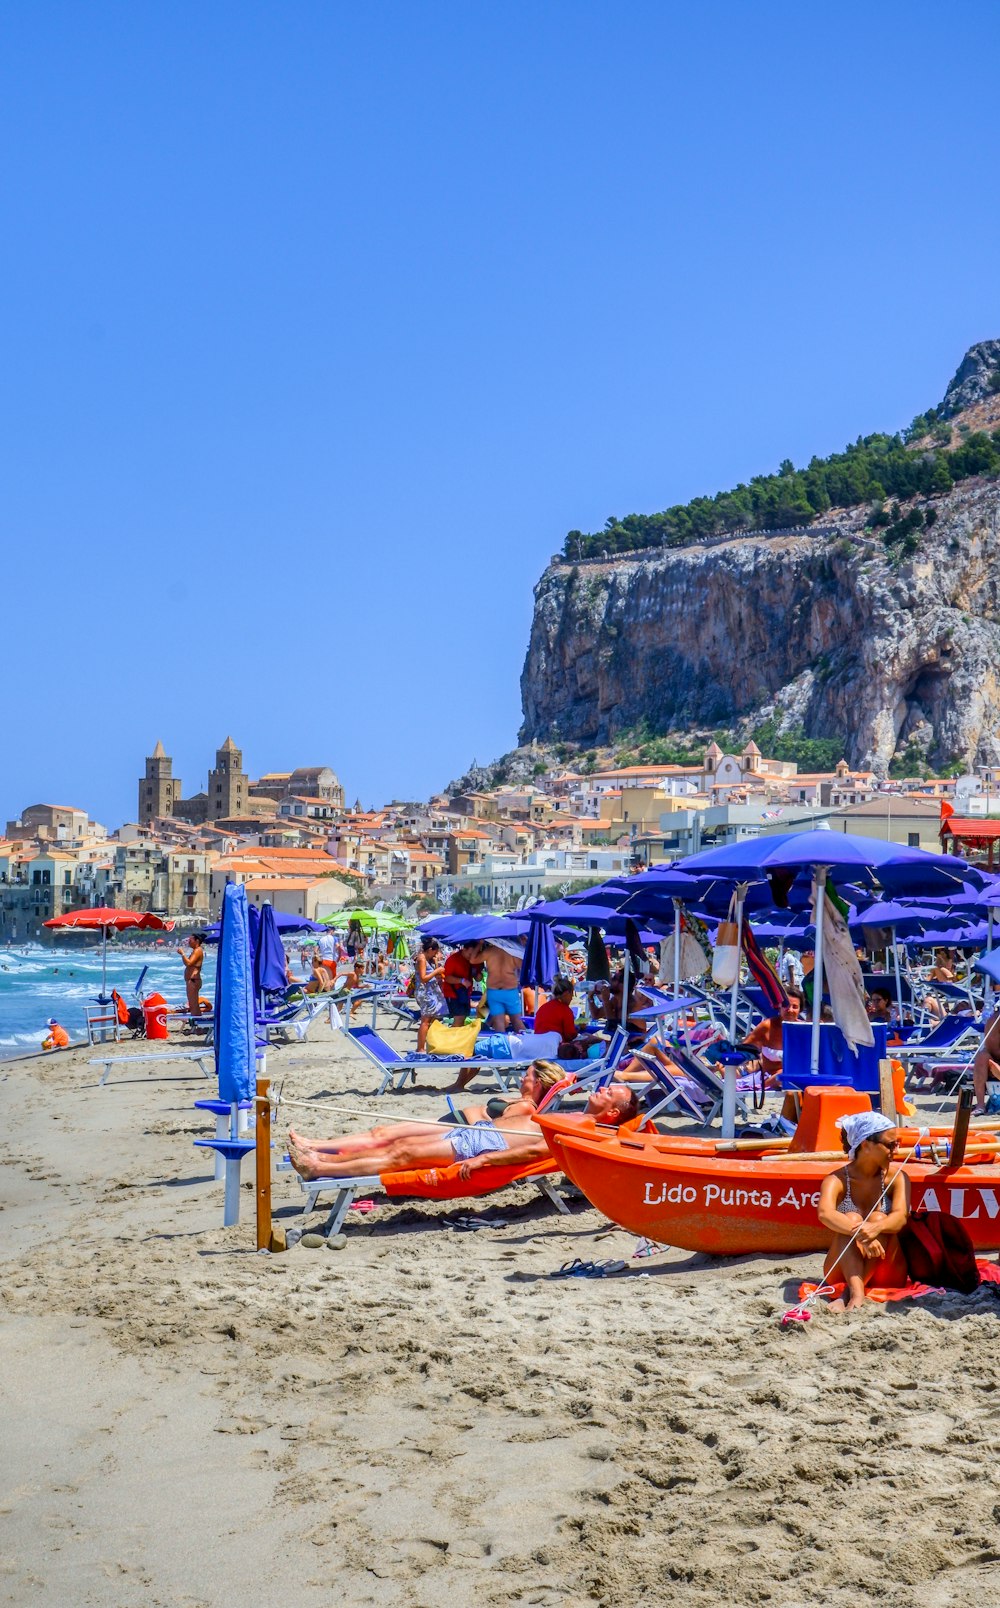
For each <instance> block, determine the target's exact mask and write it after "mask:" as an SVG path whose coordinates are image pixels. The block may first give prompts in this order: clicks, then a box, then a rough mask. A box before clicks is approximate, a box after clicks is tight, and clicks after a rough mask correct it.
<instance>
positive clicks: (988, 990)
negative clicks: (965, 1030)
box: [969, 905, 993, 1016]
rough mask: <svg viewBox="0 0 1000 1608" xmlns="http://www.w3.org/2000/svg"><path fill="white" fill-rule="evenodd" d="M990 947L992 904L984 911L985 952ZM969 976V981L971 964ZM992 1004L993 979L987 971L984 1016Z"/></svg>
mask: <svg viewBox="0 0 1000 1608" xmlns="http://www.w3.org/2000/svg"><path fill="white" fill-rule="evenodd" d="M992 948H993V906H992V905H990V907H989V909H988V910H987V912H986V953H987V954H989V952H990V950H991V949H992ZM969 978H970V981H971V978H972V967H971V966H970V967H969ZM969 993H970V996H971V993H972V990H971V988H970V990H969ZM992 1006H993V979H992V977H991V976H990V975H989V973H988V972H987V974H986V984H985V987H984V988H983V1015H984V1016H985V1015H986V1013H987V1012H988V1011H990V1010H991V1009H992Z"/></svg>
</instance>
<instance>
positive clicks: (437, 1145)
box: [288, 1061, 638, 1178]
mask: <svg viewBox="0 0 1000 1608" xmlns="http://www.w3.org/2000/svg"><path fill="white" fill-rule="evenodd" d="M564 1075H565V1074H564V1072H563V1069H562V1068H561V1067H558V1066H553V1065H552V1063H551V1062H550V1061H535V1062H534V1064H533V1065H532V1066H530V1067H529V1068H528V1070H527V1072H526V1073H525V1074H524V1077H523V1078H522V1079H521V1092H520V1095H519V1096H518V1098H517V1099H516V1100H511V1101H509V1102H507V1103H506V1105H505V1108H504V1110H503V1112H502V1113H500V1112H497V1114H496V1115H492V1114H491V1106H493V1102H491V1103H490V1106H466V1107H465V1109H464V1111H462V1112H460V1113H457V1114H458V1116H459V1118H460V1121H459V1123H457V1124H450V1123H437V1122H393V1123H388V1124H387V1125H386V1126H385V1127H381V1128H372V1129H371V1130H370V1131H369V1132H368V1133H358V1134H346V1135H344V1137H342V1138H339V1139H306V1138H305V1137H303V1135H302V1134H299V1133H296V1132H294V1130H293V1131H290V1132H289V1135H288V1154H289V1156H290V1158H291V1162H292V1166H293V1167H294V1168H295V1171H296V1172H297V1173H300V1174H301V1175H302V1177H303V1178H353V1177H356V1176H357V1175H358V1174H359V1173H378V1174H379V1175H381V1174H383V1173H394V1172H409V1171H410V1170H411V1169H421V1168H425V1167H452V1166H454V1164H455V1162H460V1163H461V1174H460V1176H461V1177H462V1178H469V1177H471V1176H472V1174H473V1173H478V1172H480V1171H481V1170H483V1169H484V1168H486V1167H526V1166H528V1165H529V1163H531V1162H533V1161H543V1160H544V1159H545V1157H546V1156H547V1155H548V1148H547V1146H546V1143H545V1139H544V1138H543V1136H542V1131H541V1129H540V1128H539V1127H537V1125H536V1124H535V1121H534V1116H535V1112H536V1111H537V1110H538V1107H539V1105H540V1104H541V1102H542V1100H543V1099H544V1097H545V1094H546V1093H547V1091H548V1090H549V1089H551V1088H552V1087H553V1085H554V1084H556V1083H558V1082H560V1081H561V1079H562V1078H563V1076H564ZM493 1110H494V1111H496V1110H497V1108H496V1107H495V1106H493ZM637 1112H638V1102H637V1100H636V1097H635V1095H634V1094H633V1093H632V1091H631V1089H626V1088H625V1086H624V1084H622V1083H609V1084H607V1086H606V1087H605V1088H603V1089H595V1090H594V1092H593V1093H592V1094H591V1096H590V1099H589V1100H588V1101H587V1113H588V1115H590V1116H592V1117H595V1118H596V1119H597V1121H598V1122H600V1123H604V1124H606V1125H607V1126H608V1127H613V1128H617V1127H618V1126H619V1124H620V1123H622V1122H627V1121H629V1120H630V1119H631V1118H632V1117H634V1116H635V1115H636V1114H637Z"/></svg>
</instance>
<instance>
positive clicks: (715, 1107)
mask: <svg viewBox="0 0 1000 1608" xmlns="http://www.w3.org/2000/svg"><path fill="white" fill-rule="evenodd" d="M663 1048H664V1050H665V1052H666V1054H667V1055H669V1057H670V1059H671V1060H672V1061H673V1063H674V1065H675V1066H676V1067H677V1069H678V1071H679V1072H680V1073H681V1074H682V1075H683V1077H685V1078H687V1079H688V1080H689V1082H690V1083H691V1084H693V1085H694V1091H693V1092H692V1091H691V1090H688V1091H687V1094H688V1100H687V1102H686V1103H687V1104H688V1106H689V1109H690V1106H691V1105H697V1106H698V1108H699V1113H700V1115H699V1121H700V1122H701V1123H702V1124H703V1126H704V1127H706V1128H710V1127H711V1126H712V1123H713V1122H714V1121H715V1119H716V1117H717V1116H718V1115H719V1113H720V1112H721V1110H722V1096H723V1090H724V1088H725V1084H724V1083H723V1080H722V1078H720V1077H719V1074H718V1073H717V1072H714V1071H713V1070H712V1068H711V1067H710V1066H709V1065H708V1064H707V1062H705V1061H703V1060H702V1059H701V1058H700V1056H698V1055H696V1054H695V1052H694V1050H692V1049H689V1048H688V1047H687V1045H683V1044H678V1043H676V1042H675V1041H671V1042H669V1043H666V1044H664V1046H663ZM650 1059H651V1060H655V1057H651V1058H650ZM656 1065H657V1066H659V1065H660V1063H659V1062H658V1061H657V1062H656ZM660 1070H661V1071H662V1072H666V1071H667V1069H666V1068H665V1067H661V1069H660ZM672 1081H673V1084H674V1086H675V1088H676V1086H677V1080H676V1079H673V1080H672ZM706 1110H707V1112H708V1115H707V1116H706V1115H705V1112H706ZM736 1112H737V1115H738V1116H739V1117H741V1118H742V1120H743V1121H744V1122H749V1121H750V1113H749V1110H748V1109H747V1103H746V1100H745V1098H744V1096H743V1095H742V1094H741V1093H740V1091H739V1090H737V1092H736Z"/></svg>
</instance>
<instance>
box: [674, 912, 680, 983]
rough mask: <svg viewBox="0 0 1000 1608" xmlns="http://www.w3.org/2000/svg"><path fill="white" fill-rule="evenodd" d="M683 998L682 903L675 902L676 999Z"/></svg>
mask: <svg viewBox="0 0 1000 1608" xmlns="http://www.w3.org/2000/svg"><path fill="white" fill-rule="evenodd" d="M680 997H681V902H680V900H679V899H675V900H674V999H680Z"/></svg>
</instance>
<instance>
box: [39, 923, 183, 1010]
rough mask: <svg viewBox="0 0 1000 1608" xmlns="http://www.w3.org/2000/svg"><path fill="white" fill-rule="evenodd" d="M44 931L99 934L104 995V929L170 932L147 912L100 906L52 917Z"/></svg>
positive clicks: (105, 977)
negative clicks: (77, 929)
mask: <svg viewBox="0 0 1000 1608" xmlns="http://www.w3.org/2000/svg"><path fill="white" fill-rule="evenodd" d="M42 925H43V926H45V927H80V928H83V929H84V930H85V931H86V930H89V931H91V932H100V934H101V940H102V942H101V994H102V995H104V994H106V993H107V991H108V928H109V927H114V929H115V931H116V932H121V931H122V930H123V929H124V928H125V927H151V928H155V929H157V930H158V931H160V932H171V931H172V930H173V925H174V924H173V922H172V921H164V920H163V919H162V918H161V917H160V916H154V915H153V914H152V913H151V912H150V911H148V910H110V909H107V908H106V907H105V906H104V905H101V906H100V907H99V908H97V909H95V910H69V911H67V913H66V915H64V916H52V917H51V919H50V920H48V921H46V922H43V923H42Z"/></svg>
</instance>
